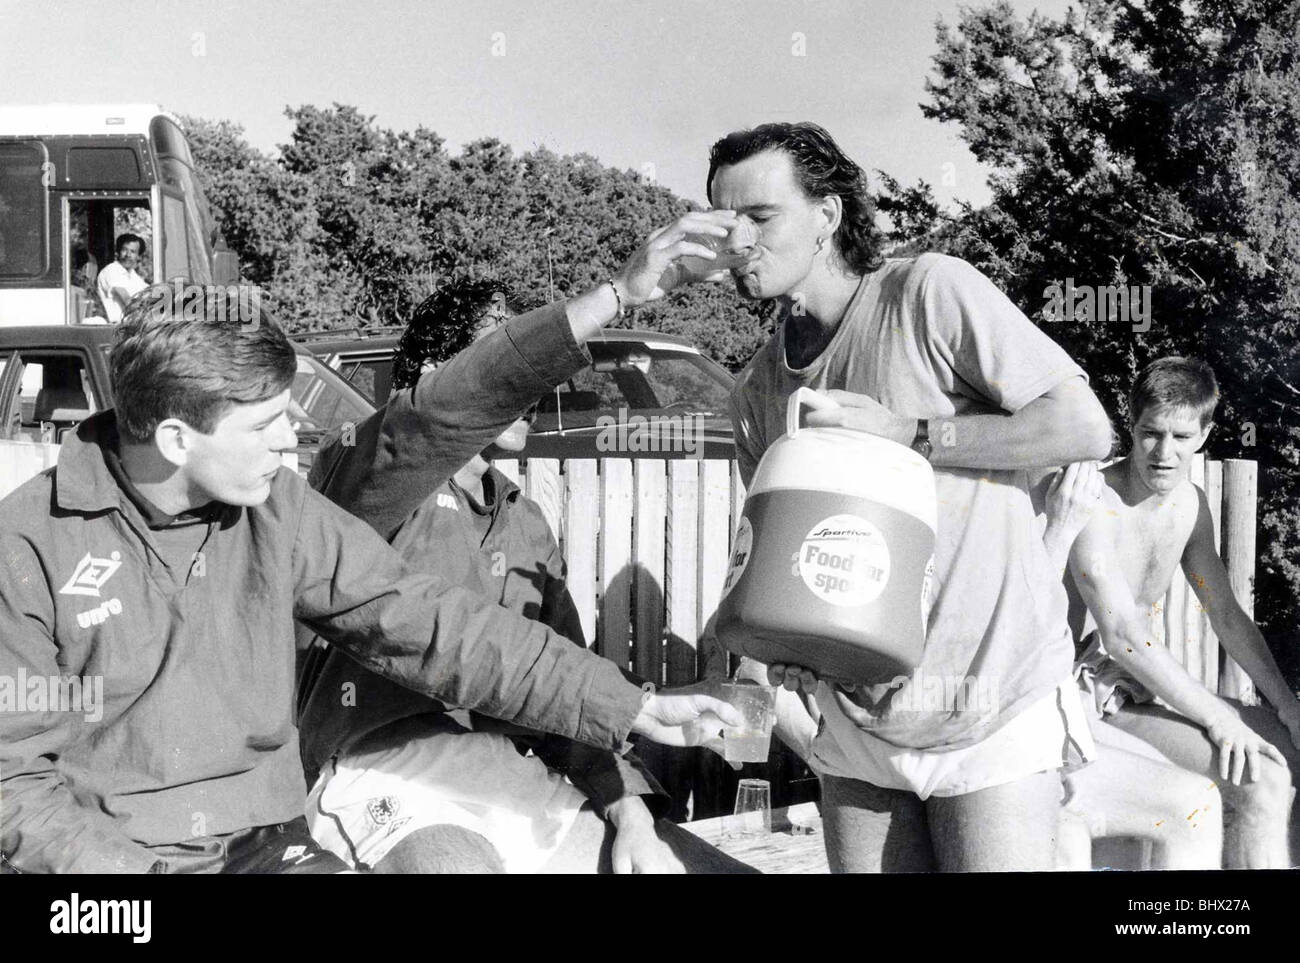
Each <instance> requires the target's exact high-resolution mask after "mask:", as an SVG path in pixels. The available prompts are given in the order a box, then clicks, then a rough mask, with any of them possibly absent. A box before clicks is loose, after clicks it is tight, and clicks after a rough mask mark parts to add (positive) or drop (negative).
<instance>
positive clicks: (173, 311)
mask: <svg viewBox="0 0 1300 963" xmlns="http://www.w3.org/2000/svg"><path fill="white" fill-rule="evenodd" d="M174 283H175V284H176V285H177V287H176V288H175V289H176V290H178V291H179V290H181V288H180V287H179V284H181V283H183V282H174ZM184 290H185V292H186V294H185V295H184V297H183V298H182V303H181V304H176V303H173V287H172V286H170V285H166V284H155V285H153V286H152V287H149V288H146V289H145V290H143V291H141V292H140V293H139V294H137V295H136V296H135V297H133V298H132V299H131V303H130V304H129V305H127V309H126V313H125V316H124V317H123V319H122V324H121V325H120V326H119V328H118V331H117V340H116V341H115V342H114V343H113V350H112V352H111V354H110V355H109V367H110V373H111V378H112V383H113V396H114V407H115V408H116V409H117V427H118V431H119V433H120V434H121V435H122V437H123V438H124V439H126V440H128V441H132V442H136V443H144V442H148V441H149V440H150V439H152V438H153V433H154V431H156V430H157V428H158V425H159V424H160V423H161V422H163V421H164V420H166V419H168V418H179V419H180V420H181V421H183V422H185V423H186V424H187V425H189V426H190V427H191V428H193V429H194V430H195V431H199V432H202V433H203V434H210V433H211V432H212V431H213V429H215V428H216V426H217V422H218V421H220V420H221V418H222V416H224V415H225V413H226V411H227V410H229V409H230V407H231V406H232V405H237V404H254V403H256V402H259V401H265V400H266V399H268V398H274V397H275V396H276V395H278V394H280V392H282V391H284V390H285V389H286V388H288V387H289V386H290V385H292V384H293V376H294V374H295V373H296V372H297V370H298V362H297V357H296V356H295V354H294V350H293V346H292V345H291V344H290V343H289V339H288V338H286V337H285V335H284V332H283V331H281V330H280V329H279V327H277V326H276V325H275V324H274V322H272V321H271V320H270V319H269V318H267V317H266V315H265V313H262V314H260V315H259V319H258V323H256V324H252V325H250V324H246V323H243V321H242V319H241V317H240V305H239V303H238V299H239V292H238V289H237V288H236V287H233V286H232V287H229V288H228V287H226V286H225V285H211V286H207V287H203V288H200V287H197V286H196V285H192V284H187V285H185V288H184ZM200 300H201V301H202V308H201V310H198V311H196V310H195V307H196V302H198V301H200Z"/></svg>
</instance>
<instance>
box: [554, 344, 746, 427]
mask: <svg viewBox="0 0 1300 963" xmlns="http://www.w3.org/2000/svg"><path fill="white" fill-rule="evenodd" d="M590 347H591V350H592V360H593V363H592V365H591V366H590V367H587V368H584V369H583V370H582V371H581V372H579V373H578V374H577V375H575V376H574V377H573V380H572V386H573V387H572V390H571V394H572V395H573V397H572V399H571V402H572V403H570V404H565V405H564V410H566V411H569V410H573V411H580V410H583V409H587V410H593V409H605V410H610V409H617V408H620V407H626V408H628V409H629V410H634V409H638V410H653V409H667V408H672V409H674V410H676V411H681V412H689V413H691V414H702V415H718V416H723V415H725V414H726V412H727V396H728V394H729V393H730V390H731V380H730V378H729V377H728V375H727V373H726V370H725V369H724V368H722V367H721V366H719V365H717V364H715V363H714V362H712V361H709V360H708V359H706V358H704V357H702V356H700V355H698V354H696V353H694V352H692V351H683V350H681V349H674V348H662V347H655V346H650V345H637V344H627V345H621V344H620V345H618V346H617V348H616V349H614V350H610V349H611V347H612V346H611V345H609V344H608V343H606V344H604V345H601V344H600V343H593V344H591V345H590ZM564 392H565V389H563V388H562V389H561V397H562V398H563V395H564ZM579 396H581V397H579ZM544 407H548V406H545V405H544Z"/></svg>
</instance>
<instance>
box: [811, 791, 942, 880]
mask: <svg viewBox="0 0 1300 963" xmlns="http://www.w3.org/2000/svg"><path fill="white" fill-rule="evenodd" d="M822 827H823V830H824V831H825V833H826V857H827V860H828V861H829V862H830V867H831V872H832V873H925V872H930V871H931V870H933V869H934V859H933V855H932V851H931V848H930V838H929V831H928V830H927V827H926V818H925V803H923V802H921V800H920V799H919V798H917V797H916V795H914V794H913V793H910V792H903V791H901V790H898V789H882V788H880V787H879V786H873V785H872V784H871V783H869V782H863V781H862V780H860V779H841V778H840V777H838V776H823V777H822Z"/></svg>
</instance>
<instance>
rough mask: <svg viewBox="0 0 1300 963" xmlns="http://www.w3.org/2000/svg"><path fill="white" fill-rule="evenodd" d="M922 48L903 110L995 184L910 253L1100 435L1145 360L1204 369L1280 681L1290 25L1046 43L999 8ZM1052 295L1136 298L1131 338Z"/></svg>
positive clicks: (1071, 25)
mask: <svg viewBox="0 0 1300 963" xmlns="http://www.w3.org/2000/svg"><path fill="white" fill-rule="evenodd" d="M938 41H939V51H938V53H937V54H936V55H935V58H934V63H935V73H936V76H935V78H933V79H932V80H930V81H928V82H927V85H926V89H927V91H928V93H929V95H930V98H931V100H930V102H929V103H926V104H923V105H922V110H923V111H924V113H925V114H926V115H927V116H929V117H933V118H937V119H939V120H941V121H948V122H953V123H956V124H958V125H960V127H961V132H962V137H963V139H964V140H965V141H966V142H967V143H968V144H969V145H970V148H971V150H972V151H973V152H974V154H975V156H976V157H977V158H979V159H980V160H981V161H983V162H984V163H985V164H988V165H989V166H990V167H992V168H993V170H994V174H993V176H992V177H991V178H990V186H991V187H992V191H993V200H992V203H991V204H989V205H988V206H987V207H985V208H983V209H981V210H973V209H971V208H969V207H965V208H963V209H962V210H961V211H960V212H959V213H958V214H957V215H955V216H950V217H948V218H938V219H937V220H935V219H932V220H930V221H929V222H928V223H927V222H926V221H925V219H924V218H921V219H919V220H914V221H913V222H910V223H912V224H914V226H915V230H916V231H917V232H918V234H917V236H919V237H923V239H924V241H925V242H927V243H931V244H934V245H936V246H939V247H941V248H942V249H945V250H949V251H951V252H952V253H955V254H958V255H960V256H962V257H965V258H967V259H968V260H970V261H972V262H973V263H975V264H976V265H977V266H979V267H980V268H981V269H982V270H984V271H985V272H986V273H988V274H989V275H991V276H992V277H993V278H994V280H995V281H996V282H997V283H998V284H999V285H1000V286H1002V287H1003V289H1004V290H1006V291H1007V292H1008V294H1009V295H1010V296H1011V297H1012V298H1013V300H1016V301H1017V302H1018V303H1019V304H1020V305H1021V307H1022V308H1023V309H1024V310H1025V312H1026V313H1027V314H1029V315H1030V316H1031V317H1034V318H1036V319H1037V320H1038V321H1039V323H1040V324H1042V325H1043V326H1044V327H1045V329H1046V330H1047V331H1048V333H1049V334H1051V335H1052V336H1053V337H1054V338H1055V339H1057V340H1058V341H1059V342H1060V343H1061V344H1062V345H1063V346H1064V347H1066V348H1067V350H1069V351H1070V353H1071V354H1072V355H1073V356H1074V357H1075V358H1076V359H1078V360H1079V362H1080V363H1081V364H1082V365H1083V367H1084V368H1085V369H1086V370H1087V371H1088V372H1089V374H1090V376H1091V378H1092V383H1093V386H1094V388H1096V389H1097V391H1098V393H1099V395H1100V396H1101V397H1102V400H1103V402H1105V403H1106V404H1107V407H1108V408H1109V410H1110V411H1111V412H1112V413H1113V414H1114V415H1116V416H1117V417H1119V418H1125V417H1126V416H1127V411H1126V403H1125V395H1126V392H1127V388H1128V386H1129V385H1130V384H1131V382H1132V378H1133V376H1134V374H1135V373H1136V372H1137V371H1138V370H1139V368H1140V367H1142V366H1143V365H1145V364H1146V363H1148V362H1149V361H1151V360H1153V359H1154V358H1156V357H1159V356H1162V355H1166V354H1171V353H1180V354H1190V355H1196V356H1199V357H1202V358H1204V359H1205V360H1206V361H1208V362H1210V364H1212V365H1213V366H1214V368H1215V370H1216V372H1217V374H1218V376H1219V381H1220V386H1221V392H1222V401H1221V403H1220V406H1219V411H1218V414H1217V417H1216V421H1217V424H1218V428H1217V429H1216V431H1215V432H1214V433H1213V435H1212V436H1211V440H1210V443H1209V451H1210V453H1211V454H1212V456H1214V457H1220V458H1253V459H1256V460H1258V461H1259V463H1260V468H1261V484H1260V509H1261V511H1260V523H1261V528H1262V534H1263V538H1262V540H1261V542H1262V551H1261V553H1260V558H1259V570H1258V576H1257V588H1258V601H1257V612H1256V614H1257V617H1258V618H1259V619H1260V621H1261V624H1262V626H1263V628H1264V629H1265V631H1266V633H1267V634H1268V635H1269V637H1270V642H1271V643H1272V644H1273V646H1274V649H1275V652H1276V653H1277V655H1278V657H1279V660H1280V661H1281V662H1282V663H1283V665H1284V668H1285V669H1287V670H1288V671H1289V672H1290V673H1291V675H1292V677H1293V678H1294V677H1295V674H1296V672H1297V669H1298V668H1300V660H1297V657H1296V652H1297V649H1298V648H1300V647H1298V646H1297V645H1296V642H1297V641H1300V635H1297V634H1296V630H1295V626H1296V625H1297V623H1300V603H1298V602H1297V599H1300V510H1297V496H1298V495H1300V420H1298V419H1300V387H1297V382H1298V381H1300V377H1298V376H1300V341H1298V340H1297V325H1298V318H1300V142H1298V141H1297V139H1296V136H1295V132H1296V130H1297V129H1300V3H1297V2H1296V0H1142V2H1140V0H1085V2H1083V3H1082V5H1081V7H1080V8H1079V9H1072V10H1070V12H1069V13H1068V14H1067V16H1066V18H1065V19H1064V20H1063V21H1054V20H1051V19H1048V18H1045V17H1042V16H1040V15H1038V14H1032V15H1030V16H1029V17H1028V18H1027V19H1024V20H1021V19H1020V18H1018V17H1017V16H1016V15H1015V14H1014V13H1013V11H1012V10H1011V8H1010V6H1009V5H1008V4H1006V3H998V4H995V5H992V6H989V7H985V8H981V9H971V10H965V11H963V12H962V14H961V15H960V18H959V20H958V24H957V26H956V28H955V29H954V28H951V27H949V26H947V25H945V24H942V23H940V25H939V27H938ZM922 187H923V185H922ZM917 190H920V188H918V189H917ZM887 193H889V194H890V195H891V196H892V197H893V198H894V199H895V200H897V201H898V202H899V203H903V202H905V201H907V200H908V198H906V197H903V196H901V195H902V192H900V191H899V190H898V188H897V185H896V184H895V185H893V186H892V189H891V188H890V186H889V185H887ZM922 193H924V192H922ZM918 197H919V195H913V196H911V197H910V200H911V202H912V204H913V208H912V209H916V201H917V200H918ZM904 223H905V225H906V224H907V223H909V222H907V221H905V222H904ZM912 240H916V237H913V238H912ZM1067 279H1072V281H1073V283H1074V284H1076V285H1088V286H1090V287H1091V288H1092V289H1102V288H1105V287H1108V286H1116V287H1120V286H1123V287H1126V288H1136V289H1138V291H1139V292H1142V291H1143V289H1145V290H1147V291H1149V293H1150V300H1149V302H1148V304H1149V306H1150V315H1149V319H1150V327H1149V329H1146V330H1141V329H1142V323H1140V322H1139V323H1135V322H1134V319H1133V318H1132V317H1131V316H1130V317H1117V316H1115V315H1114V314H1112V315H1110V316H1098V315H1096V314H1095V313H1087V312H1075V313H1073V314H1070V313H1068V312H1064V313H1062V312H1057V311H1055V310H1053V303H1052V297H1051V285H1053V284H1064V283H1065V281H1066V280H1067ZM1058 303H1059V302H1058ZM1058 314H1060V315H1061V316H1060V317H1059V319H1057V318H1055V316H1056V315H1058Z"/></svg>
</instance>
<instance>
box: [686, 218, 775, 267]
mask: <svg viewBox="0 0 1300 963" xmlns="http://www.w3.org/2000/svg"><path fill="white" fill-rule="evenodd" d="M687 240H690V241H694V242H695V243H697V244H703V245H704V246H705V247H707V248H708V249H709V250H711V251H713V252H714V253H716V254H717V257H716V258H714V259H713V260H712V261H710V260H709V259H708V258H702V257H690V256H687V257H683V258H681V264H682V265H683V266H684V267H685V268H686V269H687V270H688V271H690V272H691V273H692V274H694V275H696V276H697V277H709V276H710V275H721V274H724V273H726V272H728V271H734V270H736V269H738V268H743V267H744V266H745V265H746V264H748V263H749V262H750V261H751V260H752V259H753V257H754V246H755V244H756V243H757V241H758V238H757V236H756V232H755V230H754V228H753V226H752V225H751V224H750V222H748V221H745V220H742V221H741V222H740V223H739V224H737V225H736V227H735V228H733V229H732V231H731V233H730V234H728V235H727V236H726V237H716V236H714V235H712V234H689V235H687Z"/></svg>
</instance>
